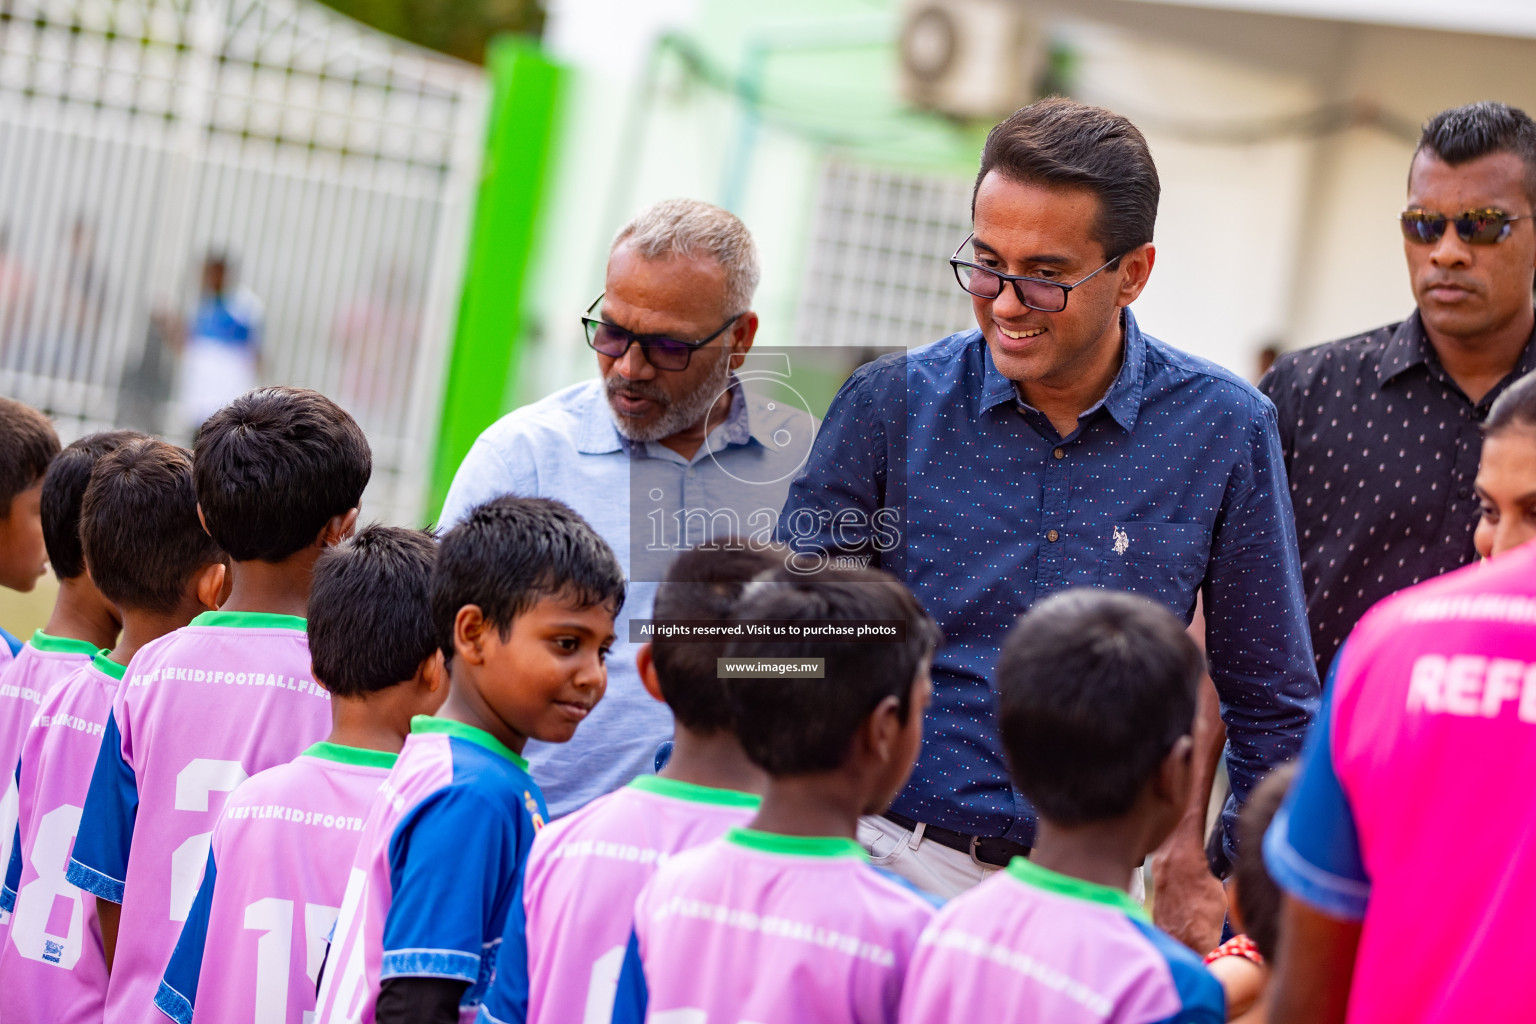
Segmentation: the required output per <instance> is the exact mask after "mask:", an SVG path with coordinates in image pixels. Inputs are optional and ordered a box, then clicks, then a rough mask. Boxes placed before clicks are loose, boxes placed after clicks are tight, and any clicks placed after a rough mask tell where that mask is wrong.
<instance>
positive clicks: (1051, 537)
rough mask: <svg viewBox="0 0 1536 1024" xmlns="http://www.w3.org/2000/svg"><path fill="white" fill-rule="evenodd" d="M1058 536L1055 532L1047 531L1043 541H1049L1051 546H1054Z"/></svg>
mask: <svg viewBox="0 0 1536 1024" xmlns="http://www.w3.org/2000/svg"><path fill="white" fill-rule="evenodd" d="M1060 536H1061V534H1059V533H1057V532H1056V531H1055V530H1050V531H1047V533H1046V535H1045V539H1046V540H1048V541H1050V542H1051V543H1052V544H1054V543H1056V540H1057V538H1059V537H1060Z"/></svg>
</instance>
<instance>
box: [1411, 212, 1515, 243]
mask: <svg viewBox="0 0 1536 1024" xmlns="http://www.w3.org/2000/svg"><path fill="white" fill-rule="evenodd" d="M1397 219H1398V220H1399V221H1400V222H1401V223H1402V226H1403V237H1404V238H1406V239H1408V241H1410V242H1422V243H1426V244H1427V243H1430V242H1438V241H1440V238H1441V236H1443V235H1444V234H1445V226H1446V224H1449V223H1455V225H1456V234H1457V235H1458V236H1459V237H1460V238H1461V240H1462V241H1463V242H1466V243H1467V244H1468V245H1492V244H1494V243H1495V242H1502V241H1503V240H1504V239H1506V238H1508V237H1509V231H1510V225H1511V224H1513V223H1514V222H1515V221H1517V220H1529V219H1530V217H1529V215H1526V216H1516V215H1514V214H1510V213H1505V212H1504V211H1503V210H1491V209H1490V210H1468V211H1466V212H1465V213H1459V214H1457V215H1456V216H1455V217H1447V216H1446V215H1445V214H1443V213H1427V212H1425V211H1424V210H1404V211H1403V212H1402V213H1400V214H1399V215H1398V218H1397Z"/></svg>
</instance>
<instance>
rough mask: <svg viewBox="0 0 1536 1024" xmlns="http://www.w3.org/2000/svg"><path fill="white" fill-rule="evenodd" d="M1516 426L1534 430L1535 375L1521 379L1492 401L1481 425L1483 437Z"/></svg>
mask: <svg viewBox="0 0 1536 1024" xmlns="http://www.w3.org/2000/svg"><path fill="white" fill-rule="evenodd" d="M1516 426H1519V427H1527V428H1536V373H1528V374H1526V375H1525V376H1524V377H1521V378H1520V379H1519V380H1517V381H1515V382H1514V383H1513V384H1511V385H1510V386H1509V387H1508V388H1506V389H1505V391H1504V393H1503V394H1502V395H1500V396H1499V397H1498V398H1496V399H1494V402H1493V405H1492V406H1491V407H1490V408H1489V409H1488V419H1487V420H1486V421H1484V423H1483V436H1484V437H1488V436H1489V435H1491V434H1497V433H1498V432H1499V431H1501V430H1508V429H1509V428H1510V427H1516Z"/></svg>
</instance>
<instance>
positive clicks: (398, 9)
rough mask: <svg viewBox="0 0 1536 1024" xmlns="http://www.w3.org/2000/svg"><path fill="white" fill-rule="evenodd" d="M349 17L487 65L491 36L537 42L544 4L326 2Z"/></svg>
mask: <svg viewBox="0 0 1536 1024" xmlns="http://www.w3.org/2000/svg"><path fill="white" fill-rule="evenodd" d="M324 2H325V3H326V4H328V5H329V6H330V7H332V8H334V9H336V10H338V11H340V12H341V13H342V14H345V15H347V16H348V17H350V18H356V19H357V20H358V21H361V22H363V23H364V24H367V25H372V26H373V27H374V28H377V29H380V30H382V31H384V32H388V33H389V34H390V35H393V36H398V37H399V38H401V39H405V40H407V41H409V42H412V43H417V44H419V45H421V46H425V47H428V48H430V49H433V50H438V51H440V52H442V53H446V54H449V55H451V56H454V57H458V58H460V59H461V60H467V61H473V62H474V63H476V64H483V63H484V62H485V45H486V43H487V42H489V41H490V38H491V37H492V36H494V35H499V34H501V33H503V32H517V33H521V34H525V35H531V36H535V37H537V36H538V35H539V33H540V32H542V31H543V28H544V4H543V2H542V0H324Z"/></svg>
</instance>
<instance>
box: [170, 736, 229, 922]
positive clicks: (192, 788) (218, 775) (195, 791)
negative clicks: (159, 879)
mask: <svg viewBox="0 0 1536 1024" xmlns="http://www.w3.org/2000/svg"><path fill="white" fill-rule="evenodd" d="M245 779H246V774H245V766H244V765H242V764H241V763H240V762H239V761H218V760H215V759H213V758H211V757H199V758H195V759H194V760H193V761H192V762H191V763H190V764H188V765H187V766H186V767H185V768H183V769H182V770H181V771H179V772H177V773H176V809H177V810H178V811H202V812H207V810H208V796H209V794H211V793H228V792H229V791H230V790H232V789H234V788H235V787H236V786H238V785H240V783H242V782H244V781H245ZM212 838H213V831H212V829H210V830H209V831H207V832H201V833H199V834H197V835H195V836H193V837H192V838H190V839H188V840H187V841H186V842H184V843H182V844H181V845H180V846H178V847H176V852H175V853H173V854H171V920H172V921H185V920H186V919H187V914H189V913H190V912H191V910H192V901H193V900H195V899H197V887H198V886H199V885H200V884H201V883H202V881H203V866H204V865H205V864H207V863H208V844H209V842H210V841H211V840H212Z"/></svg>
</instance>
